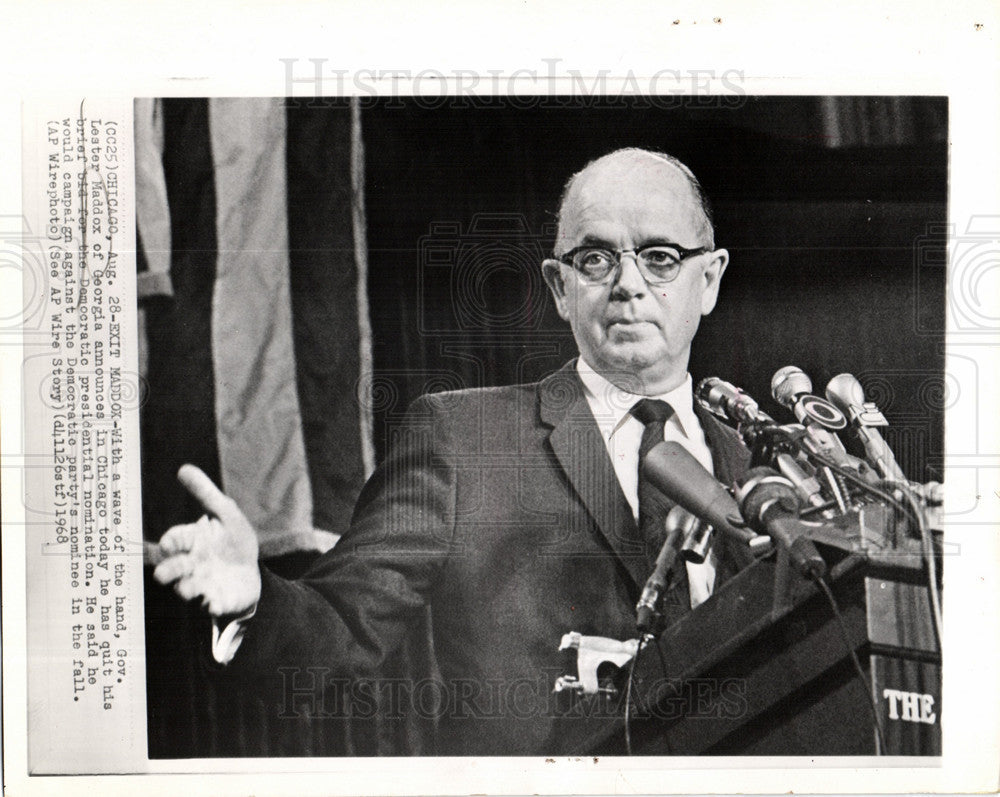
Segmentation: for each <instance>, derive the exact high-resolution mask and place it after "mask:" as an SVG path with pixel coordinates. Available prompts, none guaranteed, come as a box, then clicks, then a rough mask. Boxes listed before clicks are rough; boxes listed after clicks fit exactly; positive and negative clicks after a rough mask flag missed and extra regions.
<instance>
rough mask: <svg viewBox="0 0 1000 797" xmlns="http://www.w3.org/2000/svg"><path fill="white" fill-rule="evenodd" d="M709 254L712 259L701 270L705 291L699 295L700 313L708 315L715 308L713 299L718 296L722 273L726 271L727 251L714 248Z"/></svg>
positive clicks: (727, 263)
mask: <svg viewBox="0 0 1000 797" xmlns="http://www.w3.org/2000/svg"><path fill="white" fill-rule="evenodd" d="M711 254H712V259H711V260H710V261H709V262H708V265H707V266H705V271H704V272H703V274H704V277H705V292H704V293H703V294H702V295H701V314H702V315H708V314H709V313H711V312H712V310H713V309H714V308H715V300H716V299H718V298H719V283H720V282H721V281H722V275H723V274H725V273H726V266H728V265H729V252H728V251H726V250H725V249H716V250H715V251H714V252H712V253H711Z"/></svg>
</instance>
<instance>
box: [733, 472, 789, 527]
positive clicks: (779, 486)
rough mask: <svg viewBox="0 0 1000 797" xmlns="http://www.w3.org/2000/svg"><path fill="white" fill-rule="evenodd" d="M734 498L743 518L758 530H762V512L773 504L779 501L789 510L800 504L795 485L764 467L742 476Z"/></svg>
mask: <svg viewBox="0 0 1000 797" xmlns="http://www.w3.org/2000/svg"><path fill="white" fill-rule="evenodd" d="M736 497H737V499H739V502H740V503H739V507H740V511H741V512H742V513H743V517H744V518H746V520H747V522H748V523H749V524H750V525H751V526H754V525H757V526H759V527H760V528H763V522H764V518H763V515H764V511H765V510H766V509H767V508H768V507H769V506H770V505H771V504H773V503H774V502H776V501H780V502H781V503H782V504H783V505H785V506H786V507H787V508H789V509H797V508H798V506H799V503H800V502H799V494H798V491H796V489H795V485H793V484H792V483H791V482H790V481H789V480H788V479H787V478H785V477H784V476H782V475H781V474H780V473H779V472H778V471H776V470H775V469H774V468H770V467H768V466H766V465H761V466H758V467H756V468H752V469H750V470H749V471H747V472H746V473H745V474H744V475H743V478H742V479H740V482H739V485H738V487H737V490H736ZM760 528H759V529H758V530H760ZM761 533H766V532H761Z"/></svg>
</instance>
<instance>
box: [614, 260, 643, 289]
mask: <svg viewBox="0 0 1000 797" xmlns="http://www.w3.org/2000/svg"><path fill="white" fill-rule="evenodd" d="M620 263H621V265H619V266H618V276H617V278H616V279H615V282H614V285H613V286H612V289H613V290H612V293H613V294H619V295H622V296H623V297H625V298H631V297H633V296H641V295H642V294H644V293H645V292H646V279H645V278H644V277H643V276H642V272H640V271H639V261H638V260H637V259H636V256H635V252H622V255H621V260H620Z"/></svg>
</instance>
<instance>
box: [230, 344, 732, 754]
mask: <svg viewBox="0 0 1000 797" xmlns="http://www.w3.org/2000/svg"><path fill="white" fill-rule="evenodd" d="M696 411H697V412H698V414H699V418H700V420H701V423H702V426H703V428H704V430H705V433H706V438H707V440H708V442H709V445H710V447H711V449H712V453H713V458H714V462H715V468H716V475H717V477H718V478H719V480H720V481H722V482H723V483H731V482H732V480H733V479H734V478H735V477H736V476H738V475H739V474H740V473H742V471H743V470H744V469H745V468H746V465H747V462H748V460H749V452H748V451H747V450H746V448H745V447H744V446H743V445H742V443H741V442H740V441H739V439H738V437H737V435H736V434H735V433H734V432H733V431H732V430H731V429H729V428H727V427H725V426H723V425H722V424H720V423H719V422H718V421H716V420H715V419H714V418H712V417H711V416H710V414H708V413H706V412H704V411H702V410H701V409H700V408H696ZM391 438H392V439H391V453H390V454H389V456H388V458H387V460H386V461H385V462H384V463H383V464H382V466H381V467H380V468H379V469H378V470H377V472H376V473H375V474H374V475H373V476H372V478H371V480H370V481H369V482H368V484H367V485H366V486H365V488H364V491H363V492H362V494H361V497H360V499H359V502H358V505H357V508H356V510H355V515H354V518H353V522H352V525H351V529H350V531H349V532H348V533H347V534H346V535H345V536H344V538H343V539H342V540H341V541H340V543H339V544H338V545H337V546H336V548H334V549H333V550H332V551H330V552H329V553H328V554H326V555H324V556H323V557H321V558H320V560H319V561H318V562H317V564H316V565H315V566H313V567H312V568H311V570H310V571H309V572H308V573H307V574H306V575H305V577H303V578H302V579H300V580H298V581H295V582H289V581H285V580H282V579H279V578H277V577H276V576H273V575H271V574H269V573H267V572H266V571H265V572H264V576H263V593H262V596H261V600H260V604H259V606H258V610H257V615H256V617H255V618H254V620H253V621H252V623H251V624H250V627H249V630H248V632H247V635H246V637H245V639H244V641H243V644H242V647H241V648H240V650H239V651H238V653H237V655H236V657H235V659H234V661H233V663H232V665H231V668H232V669H233V671H234V672H236V673H243V674H244V675H247V676H249V677H251V678H252V679H254V681H255V683H256V684H257V685H258V687H260V686H270V687H271V688H273V687H275V686H276V685H277V684H278V683H279V682H280V681H281V680H282V679H284V683H285V684H286V686H287V683H288V680H287V679H288V677H289V671H287V670H286V671H285V672H284V674H283V675H280V676H279V668H281V667H283V666H285V667H293V668H296V672H297V673H298V674H299V680H297V681H296V682H295V683H296V684H297V685H298V687H299V688H301V687H302V685H303V684H304V683H305V684H309V683H312V680H311V679H312V678H313V677H314V676H315V675H316V674H317V673H319V674H322V675H323V677H325V678H326V680H327V682H328V685H330V684H337V685H338V687H337V688H339V689H341V690H342V691H343V690H345V689H346V690H347V691H348V692H350V690H351V689H352V686H351V685H352V684H355V685H356V684H358V683H361V682H363V681H364V680H365V679H368V678H371V677H372V676H373V675H375V674H377V673H378V672H380V671H382V669H383V668H384V666H385V664H386V663H387V662H388V661H391V660H392V658H393V657H394V656H397V655H398V651H399V648H400V645H401V642H402V640H403V639H404V638H405V637H406V634H407V632H408V631H410V630H411V629H413V628H414V627H415V626H417V625H418V624H419V623H420V622H421V620H422V618H423V616H424V609H425V607H427V606H429V607H430V617H431V623H432V636H433V648H434V653H435V656H436V660H437V665H438V667H439V670H440V674H439V675H440V680H438V681H436V682H435V683H434V684H429V683H427V684H412V685H404V688H403V692H408V695H407V694H403V692H400V694H397V696H396V698H397V699H402V700H404V701H407V700H408V701H410V702H411V703H413V704H414V705H416V706H417V710H418V711H433V712H435V713H436V714H437V719H438V721H439V722H438V725H439V729H438V732H439V738H438V743H437V745H436V748H435V749H436V752H437V753H439V754H443V755H455V754H458V755H461V754H477V755H499V754H518V755H540V754H544V753H546V752H549V751H551V750H552V749H553V741H552V738H551V737H552V734H553V733H554V728H555V724H554V723H555V720H554V716H555V712H556V710H555V708H554V705H553V696H552V687H553V683H554V680H555V677H556V676H557V675H558V674H560V673H563V672H566V666H565V661H564V656H565V654H561V653H560V652H559V651H558V647H559V642H560V639H561V637H562V635H563V634H565V633H567V632H569V631H579V632H581V633H583V634H590V635H597V636H604V637H611V638H614V639H620V640H623V639H629V638H634V637H635V636H636V631H635V608H634V607H635V604H636V600H637V598H638V595H639V592H640V591H641V587H642V585H643V584H644V582H645V580H646V578H647V577H648V575H649V565H648V564H647V560H646V558H645V555H644V553H643V551H642V548H641V546H640V545H639V544H638V543H637V532H636V529H635V521H634V519H633V517H632V513H631V510H630V508H629V505H628V503H627V502H626V500H625V496H624V494H623V493H622V490H621V488H620V486H619V484H618V480H617V478H616V477H615V473H614V469H613V467H612V464H611V461H610V459H609V457H608V454H607V450H606V448H605V445H604V442H603V441H602V439H601V435H600V432H599V430H598V428H597V425H596V424H595V422H594V420H593V417H592V415H591V411H590V408H589V406H588V404H587V401H586V398H585V396H584V393H583V386H582V384H581V382H580V380H579V378H578V376H577V374H576V369H575V364H574V363H569V364H568V365H566V366H565V367H563V368H562V369H561V370H560V371H558V372H556V373H555V374H553V375H551V376H549V377H548V378H546V379H544V380H543V381H542V382H540V383H538V384H530V385H518V386H512V387H502V388H489V389H480V390H466V391H459V392H453V393H440V394H435V395H429V396H422V397H421V398H419V399H418V400H417V401H416V402H414V404H413V405H412V406H411V408H410V410H409V412H408V413H407V415H406V417H405V419H403V421H402V422H401V423H400V424H399V425H398V426H396V427H395V428H394V429H393V431H392V433H391ZM724 558H725V557H724ZM733 566H734V563H733V561H732V560H731V559H728V560H727V561H724V563H723V566H722V567H721V568H720V574H719V577H718V578H717V582H716V583H717V584H718V583H719V580H721V579H722V578H724V577H725V575H726V573H727V572H731V571H732V569H733ZM307 667H314V668H322V669H320V670H314V671H313V673H307V672H306V670H305V668H307ZM303 679H304V680H303ZM264 682H270V683H269V684H265V683H264ZM272 694H273V695H275V696H276V701H275V702H277V703H280V702H282V697H281V695H280V689H279V690H278V691H275V692H272ZM287 698H288V694H287V690H286V692H285V694H284V699H285V701H286V702H285V705H286V707H287V705H288V704H287ZM338 701H339V702H338ZM352 701H353V704H354V706H355V710H357V711H361V710H363V708H364V706H365V705H366V698H365V697H364V696H363V695H361V694H360V693H354V694H350V695H349V696H348V698H347V702H352ZM343 702H344V696H343V694H342V693H341V692H338V697H337V698H335V699H332V700H331V701H330V703H329V704H328V706H327V709H328V710H330V708H331V707H332V706H333V705H341V704H342V703H343ZM432 705H434V708H431V706H432ZM276 710H278V709H276Z"/></svg>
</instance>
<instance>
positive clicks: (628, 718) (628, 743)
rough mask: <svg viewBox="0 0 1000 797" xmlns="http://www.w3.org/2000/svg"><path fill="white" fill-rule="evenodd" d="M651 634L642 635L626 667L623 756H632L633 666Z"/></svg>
mask: <svg viewBox="0 0 1000 797" xmlns="http://www.w3.org/2000/svg"><path fill="white" fill-rule="evenodd" d="M652 636H653V635H652V634H648V633H647V634H644V635H643V636H642V637H640V638H639V644H638V645H636V648H635V655H634V656H633V657H632V661H631V662H630V663H629V666H628V680H627V681H626V683H625V755H629V756H630V755H632V726H631V723H632V683H633V682H634V681H635V665H636V662H637V661H639V655H640V654H641V653H642V649H643V648H644V647H646V642H647V641H648V640H649V639H650V638H652Z"/></svg>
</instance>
